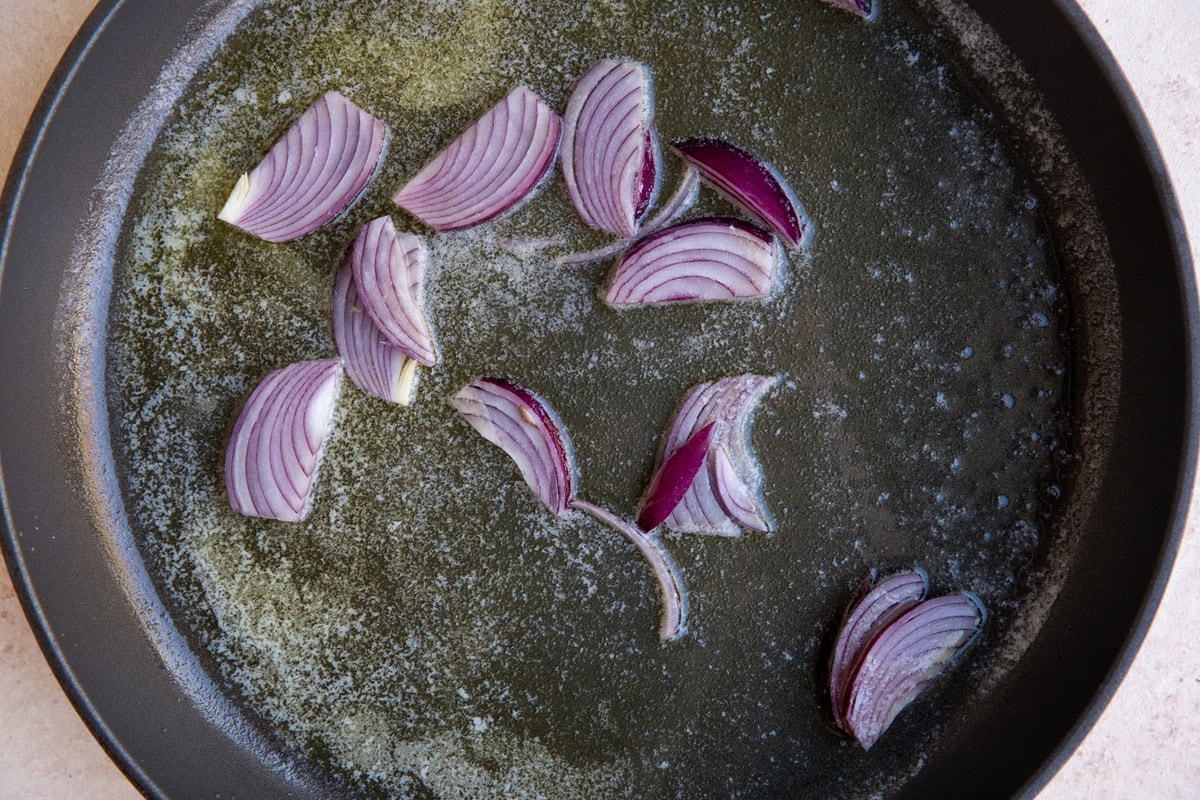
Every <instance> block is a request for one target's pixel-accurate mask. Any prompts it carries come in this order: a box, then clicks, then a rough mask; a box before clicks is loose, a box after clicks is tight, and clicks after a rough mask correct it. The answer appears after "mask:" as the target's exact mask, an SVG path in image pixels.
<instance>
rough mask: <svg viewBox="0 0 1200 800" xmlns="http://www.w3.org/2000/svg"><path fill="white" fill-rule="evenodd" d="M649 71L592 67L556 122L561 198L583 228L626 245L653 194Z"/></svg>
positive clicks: (623, 65) (619, 64)
mask: <svg viewBox="0 0 1200 800" xmlns="http://www.w3.org/2000/svg"><path fill="white" fill-rule="evenodd" d="M652 116H653V104H652V93H651V86H650V70H649V69H648V68H647V67H646V66H645V65H644V64H639V63H637V62H636V61H614V60H605V61H599V62H597V63H595V64H593V65H592V66H591V67H590V68H589V69H588V71H587V72H585V73H584V74H583V77H581V78H580V79H579V82H578V83H577V84H576V85H575V89H574V90H573V91H572V92H571V97H570V99H569V100H567V110H566V113H565V114H564V115H563V149H562V170H563V178H564V179H565V181H566V185H567V195H568V196H569V197H570V198H571V202H572V203H573V204H574V205H575V209H576V210H577V211H578V212H579V216H580V217H581V218H582V219H583V221H584V222H585V223H587V224H588V225H589V226H591V227H593V228H596V229H597V230H601V231H605V232H607V233H611V234H613V235H614V236H624V237H630V236H633V235H634V234H636V233H637V223H638V220H639V219H641V217H642V215H643V214H645V213H646V211H647V210H648V209H649V208H650V205H651V201H652V200H653V197H654V193H655V191H656V190H657V183H658V179H657V175H658V166H657V160H658V146H657V143H656V140H655V136H654V133H653V128H652V119H651V118H652Z"/></svg>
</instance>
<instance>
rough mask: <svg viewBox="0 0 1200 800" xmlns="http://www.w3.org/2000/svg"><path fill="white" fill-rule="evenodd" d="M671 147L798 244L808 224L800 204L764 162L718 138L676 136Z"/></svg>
mask: <svg viewBox="0 0 1200 800" xmlns="http://www.w3.org/2000/svg"><path fill="white" fill-rule="evenodd" d="M671 149H673V150H674V151H675V153H676V154H677V155H678V156H679V157H680V158H682V159H683V160H684V161H686V162H687V163H689V164H691V165H692V166H694V167H695V168H696V169H698V170H700V174H701V175H702V176H703V177H704V178H705V179H706V180H707V181H708V182H709V183H711V184H712V185H713V186H714V187H715V188H716V189H717V190H718V191H720V192H721V193H722V194H723V195H725V196H726V197H728V198H729V199H730V200H731V201H733V202H734V203H736V204H737V205H739V206H741V207H742V208H744V209H745V210H746V211H748V212H750V213H751V214H753V215H754V216H756V217H758V218H759V219H760V220H762V221H763V222H764V223H765V224H766V225H767V226H768V227H769V228H771V229H772V230H773V231H775V232H776V233H777V234H779V237H780V238H781V239H783V240H784V241H785V242H787V243H788V245H790V246H792V247H799V246H800V245H801V244H804V243H805V242H806V241H807V238H808V232H809V230H810V228H811V227H812V224H811V223H810V222H809V219H808V216H807V215H806V214H805V213H804V207H803V206H802V205H800V201H799V200H797V199H796V197H795V195H794V194H792V190H791V189H789V188H788V185H787V184H786V183H785V182H784V180H783V178H782V177H781V176H780V175H779V174H778V173H777V172H776V171H775V169H774V168H773V167H771V166H770V165H769V164H767V163H766V162H764V161H762V160H761V159H759V158H757V157H756V156H754V155H753V154H752V153H749V152H747V151H745V150H743V149H742V148H740V147H738V146H736V145H732V144H730V143H728V142H724V141H721V140H720V139H709V138H693V139H676V140H675V141H674V142H673V143H672V144H671Z"/></svg>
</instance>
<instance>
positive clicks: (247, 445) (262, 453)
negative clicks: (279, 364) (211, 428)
mask: <svg viewBox="0 0 1200 800" xmlns="http://www.w3.org/2000/svg"><path fill="white" fill-rule="evenodd" d="M341 379H342V365H341V362H340V361H338V360H336V359H334V360H331V361H301V362H299V363H297V364H291V365H289V366H286V367H283V368H282V369H277V370H275V371H274V372H272V373H270V374H269V375H267V376H266V377H265V378H263V379H262V382H261V383H259V384H258V387H257V388H256V389H255V390H254V391H253V392H252V393H251V394H250V397H249V399H247V400H246V403H245V405H244V406H242V410H241V413H240V414H238V418H237V422H235V423H234V425H233V433H232V434H231V435H230V437H229V444H228V445H227V446H226V448H225V492H226V494H227V495H228V497H229V505H230V506H231V507H232V508H233V510H234V511H236V512H237V513H239V514H244V515H246V516H248V517H262V518H264V519H275V520H280V521H281V522H300V521H302V520H304V519H305V518H306V517H307V516H308V512H309V509H310V507H311V505H312V490H313V486H314V484H315V482H316V476H317V470H318V468H319V467H320V465H321V458H322V456H323V455H324V452H325V444H326V442H327V441H328V438H329V433H330V431H331V429H332V426H333V411H334V407H335V406H336V404H337V398H338V391H339V389H340V388H341Z"/></svg>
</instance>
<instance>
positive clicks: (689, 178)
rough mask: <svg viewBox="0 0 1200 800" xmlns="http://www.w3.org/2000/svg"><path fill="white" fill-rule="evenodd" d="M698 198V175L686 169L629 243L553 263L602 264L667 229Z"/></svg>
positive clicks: (617, 242) (614, 243) (694, 171)
mask: <svg viewBox="0 0 1200 800" xmlns="http://www.w3.org/2000/svg"><path fill="white" fill-rule="evenodd" d="M699 194H700V173H699V172H697V171H696V170H694V169H692V168H691V167H688V168H687V169H686V170H684V173H683V177H682V178H680V180H679V186H678V187H677V188H676V189H675V193H674V194H672V195H671V197H670V198H669V199H668V200H667V202H666V203H664V204H663V207H662V208H660V209H659V210H658V213H657V214H655V215H654V218H653V219H651V220H650V221H649V222H647V223H645V224H644V225H642V227H641V228H640V229H639V230H638V234H637V236H635V237H634V238H633V240H632V241H630V240H628V239H621V240H619V241H616V242H611V243H610V244H606V245H604V246H603V247H597V248H596V249H595V250H586V251H584V252H582V253H571V254H569V255H565V256H560V257H559V258H558V259H557V263H558V264H559V265H561V266H564V267H568V266H575V265H576V264H592V263H595V262H597V261H604V260H605V259H607V258H612V257H613V256H618V255H620V254H621V253H623V252H625V251H626V250H628V249H629V247H630V245H632V244H633V243H634V242H637V241H639V240H641V239H644V238H646V237H647V236H649V235H650V234H652V233H654V232H655V231H656V230H658V229H659V228H663V227H665V226H667V225H670V224H671V223H672V222H674V221H675V220H677V219H679V217H680V216H681V215H682V214H683V213H684V212H685V211H687V210H688V209H689V208H691V207H692V205H693V204H695V202H696V197H697V196H698V195H699Z"/></svg>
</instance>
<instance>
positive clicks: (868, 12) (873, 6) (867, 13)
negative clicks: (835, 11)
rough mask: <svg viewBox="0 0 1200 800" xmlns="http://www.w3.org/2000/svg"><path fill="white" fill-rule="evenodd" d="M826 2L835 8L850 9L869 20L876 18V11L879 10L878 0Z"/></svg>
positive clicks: (827, 0)
mask: <svg viewBox="0 0 1200 800" xmlns="http://www.w3.org/2000/svg"><path fill="white" fill-rule="evenodd" d="M825 2H826V3H828V4H829V5H831V6H833V7H834V8H840V9H842V10H843V11H849V12H850V13H851V14H853V15H854V16H856V17H861V18H863V19H868V20H869V19H874V18H875V13H876V12H877V11H878V10H879V2H878V0H825Z"/></svg>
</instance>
